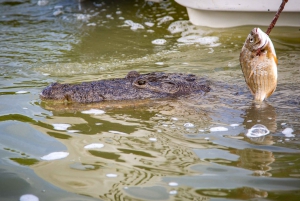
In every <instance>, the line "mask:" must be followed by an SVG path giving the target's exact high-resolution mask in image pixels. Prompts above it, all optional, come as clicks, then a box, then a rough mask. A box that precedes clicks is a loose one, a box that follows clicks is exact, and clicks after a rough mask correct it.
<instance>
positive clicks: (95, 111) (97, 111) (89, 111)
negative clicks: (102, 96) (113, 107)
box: [81, 109, 105, 115]
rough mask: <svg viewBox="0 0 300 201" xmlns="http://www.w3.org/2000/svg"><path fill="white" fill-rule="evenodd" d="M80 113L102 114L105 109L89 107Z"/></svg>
mask: <svg viewBox="0 0 300 201" xmlns="http://www.w3.org/2000/svg"><path fill="white" fill-rule="evenodd" d="M81 113H83V114H94V115H99V114H104V113H105V111H103V110H99V109H90V110H85V111H81Z"/></svg>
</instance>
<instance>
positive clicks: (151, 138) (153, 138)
mask: <svg viewBox="0 0 300 201" xmlns="http://www.w3.org/2000/svg"><path fill="white" fill-rule="evenodd" d="M149 140H150V141H151V142H156V141H157V139H156V138H155V137H150V138H149Z"/></svg>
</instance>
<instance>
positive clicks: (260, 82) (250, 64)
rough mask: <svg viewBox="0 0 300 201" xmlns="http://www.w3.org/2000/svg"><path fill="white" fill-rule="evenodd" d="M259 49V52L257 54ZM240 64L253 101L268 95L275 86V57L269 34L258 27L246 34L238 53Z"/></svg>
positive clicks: (260, 99) (261, 99)
mask: <svg viewBox="0 0 300 201" xmlns="http://www.w3.org/2000/svg"><path fill="white" fill-rule="evenodd" d="M259 49H260V50H261V52H260V54H257V53H258V51H259ZM240 64H241V68H242V71H243V74H244V77H245V81H246V84H247V86H248V87H249V89H250V91H251V93H252V94H253V96H254V100H255V101H263V100H264V99H265V98H268V97H270V96H271V95H272V94H273V92H274V91H275V89H276V86H277V57H276V52H275V48H274V46H273V43H272V41H271V39H270V38H269V36H268V35H267V34H266V33H264V32H263V31H262V30H261V29H260V28H254V29H252V31H251V32H250V34H249V35H248V37H247V39H246V41H245V43H244V46H243V48H242V51H241V53H240Z"/></svg>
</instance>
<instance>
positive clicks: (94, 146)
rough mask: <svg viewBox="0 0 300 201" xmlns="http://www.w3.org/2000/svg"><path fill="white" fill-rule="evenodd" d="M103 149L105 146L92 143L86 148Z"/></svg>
mask: <svg viewBox="0 0 300 201" xmlns="http://www.w3.org/2000/svg"><path fill="white" fill-rule="evenodd" d="M102 147H104V144H101V143H92V144H88V145H85V146H84V148H85V149H101V148H102Z"/></svg>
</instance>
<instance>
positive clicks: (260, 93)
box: [254, 91, 266, 102]
mask: <svg viewBox="0 0 300 201" xmlns="http://www.w3.org/2000/svg"><path fill="white" fill-rule="evenodd" d="M265 98H266V93H265V92H264V91H257V92H256V93H255V95H254V101H257V102H262V101H264V100H265Z"/></svg>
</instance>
